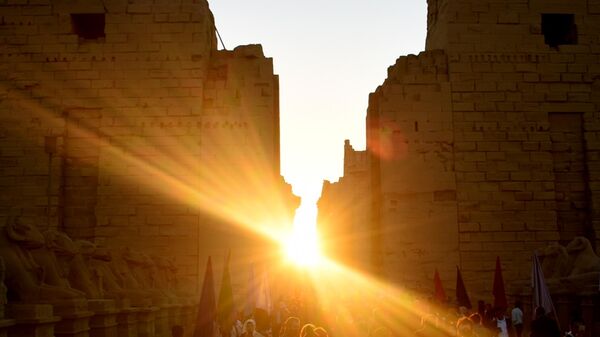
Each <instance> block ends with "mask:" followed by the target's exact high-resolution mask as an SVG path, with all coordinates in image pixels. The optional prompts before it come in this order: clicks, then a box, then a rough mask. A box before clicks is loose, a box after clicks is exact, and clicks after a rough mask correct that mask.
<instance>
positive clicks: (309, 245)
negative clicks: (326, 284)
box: [285, 230, 322, 267]
mask: <svg viewBox="0 0 600 337" xmlns="http://www.w3.org/2000/svg"><path fill="white" fill-rule="evenodd" d="M285 253H286V257H287V259H288V260H289V261H290V262H292V263H294V264H296V265H298V266H301V267H315V266H317V265H318V264H319V263H320V262H321V259H322V257H321V249H320V247H319V240H318V237H317V235H316V233H310V232H309V231H303V230H294V231H293V232H292V234H291V235H290V236H289V237H288V239H287V241H286V243H285Z"/></svg>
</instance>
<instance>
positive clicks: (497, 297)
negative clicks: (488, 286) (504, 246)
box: [493, 256, 508, 309]
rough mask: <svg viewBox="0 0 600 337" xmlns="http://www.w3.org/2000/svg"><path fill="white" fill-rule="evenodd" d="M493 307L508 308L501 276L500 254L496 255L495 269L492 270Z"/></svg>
mask: <svg viewBox="0 0 600 337" xmlns="http://www.w3.org/2000/svg"><path fill="white" fill-rule="evenodd" d="M493 294H494V308H501V309H506V308H508V301H507V300H506V292H505V291H504V278H502V267H501V265H500V256H497V257H496V271H495V272H494V286H493Z"/></svg>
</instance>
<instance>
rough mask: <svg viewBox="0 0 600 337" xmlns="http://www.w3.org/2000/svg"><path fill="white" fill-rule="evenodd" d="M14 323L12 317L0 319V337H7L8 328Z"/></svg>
mask: <svg viewBox="0 0 600 337" xmlns="http://www.w3.org/2000/svg"><path fill="white" fill-rule="evenodd" d="M14 325H15V320H14V319H0V337H7V336H8V329H9V328H10V327H12V326H14Z"/></svg>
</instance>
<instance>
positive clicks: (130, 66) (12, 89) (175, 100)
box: [0, 0, 299, 336]
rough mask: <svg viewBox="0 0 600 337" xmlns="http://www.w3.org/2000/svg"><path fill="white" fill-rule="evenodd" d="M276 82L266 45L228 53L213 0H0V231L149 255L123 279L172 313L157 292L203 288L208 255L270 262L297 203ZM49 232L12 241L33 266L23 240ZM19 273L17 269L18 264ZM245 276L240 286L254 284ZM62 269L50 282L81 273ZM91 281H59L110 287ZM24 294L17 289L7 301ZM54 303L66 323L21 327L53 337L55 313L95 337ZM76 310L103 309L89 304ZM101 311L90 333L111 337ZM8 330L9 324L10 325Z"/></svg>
mask: <svg viewBox="0 0 600 337" xmlns="http://www.w3.org/2000/svg"><path fill="white" fill-rule="evenodd" d="M278 86H279V84H278V77H277V75H274V74H273V62H272V59H270V58H267V57H265V56H264V55H263V52H262V48H261V46H260V45H250V46H240V47H237V48H235V49H234V50H217V40H216V36H215V23H214V19H213V15H212V13H211V11H210V9H209V7H208V3H207V1H205V0H201V1H197V0H194V1H192V0H175V1H174V0H155V1H146V0H129V1H125V0H91V1H90V0H85V1H65V0H52V1H0V224H1V225H0V226H2V227H0V230H2V231H3V233H4V231H8V228H13V227H14V228H15V231H17V232H19V231H23V232H24V233H25V232H36V233H38V232H39V233H43V234H44V235H47V234H46V233H49V232H48V231H55V232H58V233H60V235H64V238H63V239H61V240H62V242H67V241H69V242H70V241H71V240H73V241H75V242H77V241H78V240H84V241H83V243H81V245H82V246H81V247H79V246H77V247H75V248H73V247H72V248H69V249H67V251H69V252H71V253H72V254H84V256H87V257H86V258H90V259H91V258H92V256H96V260H98V261H104V260H103V259H106V260H110V259H111V258H109V257H110V256H112V260H113V261H121V262H118V263H121V265H122V266H125V267H124V268H127V267H126V266H127V264H129V265H131V264H133V265H135V266H140V268H141V269H140V272H139V273H138V272H137V271H136V272H134V275H129V276H127V277H126V278H124V279H121V278H119V282H120V283H119V284H117V283H115V284H114V287H117V286H118V287H120V288H119V289H121V288H123V289H131V288H135V287H137V288H138V290H139V291H140V292H141V293H135V292H134V293H132V294H133V295H131V296H130V297H133V299H132V298H130V300H135V298H138V301H139V300H140V299H139V297H140V296H142V297H143V295H144V294H146V297H148V298H153V299H154V302H153V303H150V304H154V306H156V307H160V308H161V310H163V311H161V312H162V314H161V315H162V316H161V317H163V318H164V320H167V316H168V313H167V312H164V310H167V309H168V308H167V309H165V307H164V306H163V304H164V303H166V302H168V303H170V305H171V306H173V305H174V303H175V304H177V303H180V302H177V301H175V300H173V301H169V300H167V298H171V299H172V296H171V297H169V296H170V295H169V296H167V295H164V296H163V297H162V298H163V299H164V300H165V301H166V302H165V301H159V300H160V298H158V297H156V294H157V292H161V293H163V294H167V293H168V294H176V293H177V292H178V291H182V290H183V289H185V290H186V294H189V293H194V292H197V291H199V288H200V285H201V282H202V277H203V275H204V270H205V268H206V261H207V257H208V256H213V264H214V265H215V270H216V272H218V273H219V274H217V275H220V271H221V269H222V264H223V262H224V261H223V260H224V257H225V255H226V254H227V251H228V250H231V255H232V261H231V264H232V265H234V266H236V268H237V269H238V270H240V271H244V270H246V269H245V267H246V265H245V264H244V265H242V264H239V265H236V263H238V262H236V261H239V260H240V259H243V258H246V257H248V256H252V257H253V258H254V259H256V260H259V261H260V259H263V258H264V259H267V258H269V256H268V255H269V254H271V251H270V250H269V249H268V247H271V246H269V245H272V241H271V239H272V238H269V236H268V234H269V233H267V232H266V231H267V229H269V228H272V227H274V226H280V227H285V226H291V221H292V217H293V212H294V210H295V208H296V207H297V206H298V204H299V199H298V197H296V196H294V195H293V194H292V192H291V187H290V186H289V185H287V184H286V183H285V182H284V181H283V178H282V177H281V175H280V170H279V160H280V158H279V151H280V150H279V87H278ZM5 224H6V225H5ZM261 226H265V227H266V228H261ZM7 235H8V234H7ZM40 235H41V234H35V235H34V237H35V239H31V240H25V241H23V240H24V239H23V240H21V239H16V238H12V236H10V235H9V241H10V242H14V245H12V244H11V245H8V244H7V246H6V247H4V248H6V249H8V251H13V253H14V252H17V253H14V254H17V255H16V256H25V257H23V258H22V259H25V260H23V261H21V263H22V264H23V265H25V266H30V267H32V266H34V265H35V264H36V262H34V261H33V260H30V259H28V258H26V256H28V255H27V254H29V253H24V251H22V252H21V250H22V249H30V248H32V247H33V246H35V247H42V246H48V245H49V243H48V242H49V241H48V240H50V239H48V238H47V237H46V243H44V239H43V238H42V237H40ZM48 235H49V234H48ZM67 235H68V236H67ZM17 237H20V236H19V235H17ZM10 238H12V239H10ZM9 241H7V242H9ZM22 242H25V243H22ZM27 242H29V243H27ZM65 244H66V243H65ZM19 245H22V246H21V248H19ZM68 246H69V247H71V244H69V245H68ZM10 247H12V248H10ZM48 247H50V246H48ZM9 248H10V249H9ZM80 248H81V250H82V251H80ZM40 249H41V248H40ZM48 249H50V248H48ZM123 249H127V250H130V251H123ZM96 250H97V252H96ZM8 251H7V252H6V254H8V255H7V256H13V255H11V254H13V253H10V252H8ZM18 252H21V253H18ZM86 252H87V253H86ZM71 253H69V254H71ZM109 253H110V254H109ZM23 254H25V255H23ZM85 254H87V255H85ZM107 254H108V255H107ZM72 256H76V255H72ZM77 256H79V255H77ZM115 259H116V260H115ZM163 259H165V260H163ZM59 262H60V261H59ZM38 263H39V262H38ZM47 263H48V267H49V268H52V266H54V264H53V263H52V262H47ZM57 263H58V262H57ZM98 263H100V262H98ZM115 263H117V262H115ZM7 266H8V267H10V268H13V267H14V264H13V261H11V264H7ZM79 266H81V265H80V264H79ZM117 266H118V265H117ZM103 268H104V267H103ZM115 268H117V267H115ZM132 268H133V267H132ZM136 268H137V267H136ZM147 268H151V269H147ZM152 268H158V269H155V271H158V270H163V271H164V270H170V271H169V272H168V273H169V274H170V275H171V274H173V275H175V272H176V275H177V280H176V281H177V282H175V280H162V281H161V280H156V279H152V281H148V278H147V277H157V276H156V273H151V272H150V271H151V270H152ZM161 268H162V269H161ZM165 268H166V269H165ZM169 268H170V269H169ZM100 269H101V270H104V271H106V269H102V268H100ZM0 270H1V269H0ZM119 270H122V269H119V268H117V269H116V270H113V272H116V273H118V271H119ZM130 270H135V268H133V269H130ZM146 271H148V273H146ZM7 272H8V275H9V276H10V277H14V275H12V274H11V273H13V272H15V270H14V269H10V270H8V271H7ZM22 272H23V273H25V274H23V275H29V274H28V273H29V272H30V271H22ZM0 274H2V273H0ZM126 274H127V273H125V274H123V275H126ZM107 275H112V272H111V273H109V274H107ZM123 275H121V276H123ZM242 275H247V273H245V272H240V273H239V275H238V274H236V275H234V278H233V280H232V282H234V284H237V285H239V284H242V283H243V282H244V281H246V276H242ZM24 277H25V276H24ZM30 277H31V280H33V281H32V282H33V283H35V284H37V282H41V283H39V284H37V285H35V287H40V286H42V284H46V283H48V282H50V281H49V280H38V279H36V277H37V276H34V275H29V276H27V277H26V278H30ZM63 277H66V275H62V276H61V277H59V276H56V277H54V278H53V279H52V280H54V281H53V283H56V284H54V285H52V286H53V287H57V288H60V287H62V286H64V285H68V284H69V283H68V282H66V281H63ZM173 277H174V276H173ZM126 280H130V282H129V283H127V282H126ZM65 282H66V283H65ZM7 283H10V284H11V285H14V284H15V283H14V280H12V279H7ZM31 286H32V287H33V286H34V285H33V284H32V285H31ZM71 286H73V284H72V280H71ZM96 286H98V284H96ZM104 287H108V285H106V284H104ZM80 288H83V289H84V290H85V289H87V290H88V292H87V293H85V294H84V295H82V293H81V292H80V291H82V290H81V289H80ZM237 288H238V289H240V288H242V287H241V286H240V287H237ZM31 289H33V288H31ZM36 289H37V288H36ZM78 289H80V290H79V291H70V290H68V291H62V290H56V289H55V290H53V291H54V292H53V291H49V293H56V294H62V295H60V296H63V297H65V298H77V299H78V300H77V301H79V302H77V301H75V302H77V303H79V304H81V303H83V302H81V301H83V300H84V299H85V298H86V297H87V299H89V300H91V299H98V298H101V297H102V298H105V297H106V296H104V297H103V296H101V295H98V294H99V293H94V292H93V291H92V290H90V289H92V288H91V285H89V284H88V286H85V287H84V286H81V287H78ZM115 289H117V288H115ZM152 289H153V290H152ZM113 290H114V289H113ZM144 291H146V293H144ZM100 293H102V292H100ZM90 294H96V295H94V296H92V295H90ZM148 294H154V295H153V296H150V295H148ZM21 295H22V294H21ZM113 295H114V292H113ZM48 296H49V297H51V295H48ZM57 296H58V297H60V296H59V295H57ZM90 296H91V297H90ZM107 296H108V295H107ZM123 296H124V297H127V296H125V295H123ZM173 296H175V295H173ZM177 296H179V297H177ZM177 296H176V297H177V298H178V299H180V298H181V296H183V297H186V296H188V295H183V294H182V293H179V295H177ZM0 297H1V296H0ZM159 297H160V296H159ZM111 298H114V296H112V297H111ZM193 298H194V299H195V300H196V301H197V300H198V298H197V296H194V297H193ZM19 299H22V298H20V297H19V296H18V292H16V291H15V290H14V289H11V287H9V289H8V300H9V304H10V303H11V302H14V301H15V300H17V301H18V300H19ZM188 299H189V296H188ZM25 300H26V302H28V303H32V302H35V298H27V299H25ZM46 300H48V299H46ZM55 300H56V298H55ZM42 302H44V303H47V302H48V301H42ZM75 302H73V303H75ZM94 303H96V302H94ZM102 303H105V302H102ZM181 303H188V302H185V301H183V302H181ZM2 304H3V303H0V305H2ZM130 304H131V303H130ZM134 304H135V303H134ZM189 304H190V303H188V305H189ZM136 305H138V306H139V305H140V304H139V303H137V304H136ZM36 308H37V309H36ZM40 308H41V309H40ZM44 308H46V307H43V306H42V307H39V308H38V307H35V308H33V309H32V308H31V307H27V308H26V309H27V310H28V311H27V315H29V314H31V315H35V314H39V315H42V316H43V315H44V312H38V311H36V310H38V309H39V310H42V311H43V310H46V309H44ZM110 308H111V306H110V305H109V306H108V307H105V308H104V309H106V310H108V311H110V310H109V309H110ZM119 308H121V307H119ZM21 309H22V308H21ZM56 309H57V308H56V307H55V310H54V315H55V316H57V319H56V320H54V321H53V318H52V317H53V315H52V313H51V312H50V313H48V312H47V311H46V312H45V313H46V314H47V315H46V316H44V317H46V318H44V319H46V325H45V326H43V327H38V330H37V331H28V332H24V330H22V329H21V328H23V327H22V326H21V328H19V329H21V330H18V329H17V330H14V329H13V330H10V329H9V332H10V331H13V332H12V335H15V336H16V335H19V336H25V335H28V334H29V333H32V336H33V333H35V335H36V336H41V335H42V333H46V334H45V335H44V336H46V335H48V333H49V332H48V331H49V330H48V329H50V327H51V326H52V325H51V324H50V323H48V322H51V323H52V324H53V322H55V321H58V323H57V326H56V329H57V330H56V333H57V334H59V335H61V336H63V335H64V336H67V335H69V336H71V335H72V336H75V335H77V336H84V335H83V334H81V333H84V332H85V331H84V330H85V329H84V328H82V327H83V326H87V325H85V324H84V323H82V322H83V321H81V320H80V321H74V322H71V323H72V324H74V325H73V326H65V324H67V323H64V322H66V321H65V319H64V317H66V316H64V315H63V314H64V312H62V313H61V312H58V313H57V310H56ZM70 309H72V311H71V313H74V312H78V313H85V314H87V312H88V311H90V310H91V311H94V310H95V309H93V308H92V302H89V305H88V306H87V309H86V308H85V305H81V307H77V305H75V304H73V307H72V308H70ZM113 309H114V308H113ZM11 310H12V311H11ZM14 310H17V311H18V310H20V309H19V308H17V309H15V308H12V309H11V307H9V310H8V313H7V314H8V316H9V317H13V318H24V316H23V315H25V314H16V315H17V317H15V311H14ZM23 310H25V309H23ZM32 310H33V311H32ZM65 310H66V309H65ZM186 310H187V309H186ZM67 311H68V310H67ZM146 314H147V315H146V316H148V315H150V314H152V315H155V314H156V315H158V313H153V312H146ZM171 314H172V315H171ZM171 314H169V315H171V316H172V317H171V316H169V317H171V318H169V319H171V323H173V322H174V321H172V320H173V319H176V318H175V316H177V315H175V314H173V313H171ZM189 314H190V315H191V312H189ZM132 315H133V317H134V321H133V323H131V322H129V323H127V322H128V321H127V320H129V321H131V317H130V318H127V317H125V318H123V319H124V320H125V323H123V322H121V323H123V324H125V325H123V326H122V324H121V323H119V324H121V325H119V327H120V328H119V329H125V330H123V331H125V332H124V333H128V332H127V331H129V330H127V329H128V328H127V324H129V325H131V324H133V325H135V314H132ZM139 315H142V314H139ZM139 315H138V316H139ZM173 315H175V316H173ZM178 315H179V314H178ZM83 316H85V315H83ZM83 316H82V317H83ZM88 316H90V317H91V322H92V323H90V324H91V325H92V330H91V331H92V335H98V336H100V334H99V333H106V334H108V335H110V333H112V332H99V330H94V326H93V325H94V324H96V325H98V324H101V323H97V322H95V321H94V317H96V319H97V318H98V317H99V316H98V315H97V314H96V316H92V314H91V313H90V315H88ZM88 316H85V317H88ZM48 317H51V318H48ZM60 317H63V320H62V321H59V319H60ZM153 317H154V316H153ZM177 317H179V318H177V320H178V322H179V323H180V324H181V325H185V324H184V323H185V322H184V319H182V318H181V315H179V316H177ZM1 318H2V316H1V315H0V319H1ZM29 318H31V319H38V318H39V317H29ZM138 318H139V319H143V317H138ZM110 319H111V320H114V319H115V318H114V317H112V318H110ZM161 319H162V318H161ZM191 319H192V320H193V319H194V318H191ZM146 320H147V321H148V322H149V318H148V317H146ZM2 322H4V321H2ZM61 322H63V323H61ZM94 322H95V323H94ZM140 322H141V321H140ZM164 322H165V327H166V321H164ZM71 323H70V324H71ZM16 324H17V325H16V326H17V327H18V326H19V324H20V323H19V320H17V322H16ZM61 324H62V325H61ZM82 324H83V325H82ZM107 324H108V323H107ZM140 324H141V323H140ZM148 324H154V323H148ZM9 325H10V324H9ZM107 326H108V325H107ZM115 327H116V325H115ZM186 327H187V325H186ZM192 327H193V325H192ZM146 328H148V329H150V328H152V329H154V327H153V326H152V327H151V326H149V325H148V326H147V327H146ZM77 329H79V330H77ZM82 329H83V330H82ZM88 329H89V326H88ZM115 329H116V328H115ZM5 330H6V328H5V324H4V323H2V324H0V334H2V333H5ZM14 331H17V332H14ZM44 331H45V332H44ZM86 331H87V330H86ZM144 331H146V330H144V329H143V327H141V326H140V331H139V333H140V336H150V334H145V333H146V332H144ZM152 331H154V330H152ZM50 333H51V331H50ZM148 333H149V332H148ZM166 333H167V331H166V330H165V331H163V332H160V334H158V332H157V335H161V336H162V335H166ZM168 333H169V335H170V331H168ZM189 333H190V331H189V329H187V330H186V336H187V335H188V334H189ZM121 335H122V334H121V332H119V336H121ZM134 335H135V334H132V332H129V334H127V336H134ZM48 336H50V335H48ZM85 336H87V332H85ZM123 336H125V335H123ZM152 336H154V334H152Z"/></svg>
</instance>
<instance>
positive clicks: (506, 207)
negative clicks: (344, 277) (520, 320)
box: [366, 0, 600, 299]
mask: <svg viewBox="0 0 600 337" xmlns="http://www.w3.org/2000/svg"><path fill="white" fill-rule="evenodd" d="M428 7H429V15H428V36H427V44H426V45H427V51H426V52H424V53H421V54H420V55H419V56H414V55H410V56H407V57H401V58H400V59H398V61H397V62H396V64H395V65H394V66H392V67H390V69H389V72H388V79H387V80H386V81H385V82H384V83H383V85H382V86H380V87H379V88H378V89H377V90H376V91H375V92H374V93H373V94H371V97H370V101H369V109H368V117H367V130H366V131H367V139H368V153H369V156H370V163H371V173H370V179H371V189H372V196H371V202H372V205H371V207H370V209H371V229H372V231H373V232H374V233H375V234H374V237H375V239H374V241H373V247H374V250H373V251H374V263H375V265H376V267H377V269H378V270H379V273H380V275H382V276H384V277H387V278H388V279H389V280H391V281H394V282H400V283H401V284H403V285H408V286H409V287H411V288H413V289H420V290H423V291H425V292H427V293H429V292H430V290H431V276H432V275H433V268H434V267H437V268H439V269H441V270H440V273H441V275H442V279H443V280H444V281H445V282H444V284H446V287H450V288H451V287H452V285H453V284H454V275H455V273H454V270H453V268H454V264H457V265H459V266H460V267H461V269H462V271H463V277H464V278H465V282H466V283H467V288H468V289H469V290H470V291H471V292H472V293H473V294H474V295H475V297H477V298H482V299H490V297H491V292H490V291H491V287H492V278H493V269H494V260H495V257H496V256H500V257H501V260H502V262H503V267H504V275H505V279H506V280H507V282H508V281H511V280H516V279H527V278H529V272H530V256H531V253H532V251H533V250H535V249H538V248H540V247H543V246H545V245H547V244H548V243H550V242H554V241H562V242H568V241H570V240H571V239H572V238H573V237H574V236H577V235H584V236H586V237H588V238H589V239H590V240H591V241H598V238H599V235H600V227H599V225H598V224H599V221H598V214H599V213H598V195H599V194H600V193H599V192H598V184H597V181H598V163H597V161H598V134H597V133H598V126H599V125H598V123H600V119H599V117H600V116H599V115H598V111H600V106H598V101H599V100H600V97H598V90H599V89H598V88H599V85H598V83H599V80H598V79H599V78H600V74H599V72H600V68H598V64H599V61H600V59H599V52H600V49H599V47H598V42H599V38H600V35H599V34H600V30H599V29H598V28H599V27H600V20H599V19H600V16H598V4H597V3H596V1H575V2H573V1H553V2H546V1H521V0H515V1H446V0H430V1H428ZM557 14H558V15H557ZM556 19H558V20H559V21H558V23H557V21H552V20H556ZM565 22H566V24H565ZM562 25H564V27H563V28H565V30H564V31H561V29H558V31H559V32H558V33H557V32H556V29H557V27H559V28H560V27H562ZM553 30H554V31H553Z"/></svg>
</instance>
